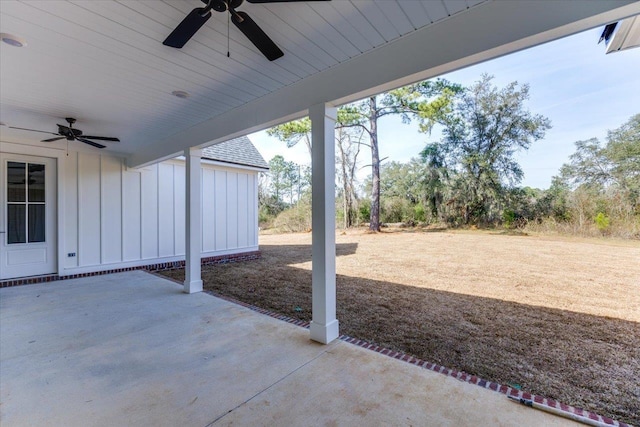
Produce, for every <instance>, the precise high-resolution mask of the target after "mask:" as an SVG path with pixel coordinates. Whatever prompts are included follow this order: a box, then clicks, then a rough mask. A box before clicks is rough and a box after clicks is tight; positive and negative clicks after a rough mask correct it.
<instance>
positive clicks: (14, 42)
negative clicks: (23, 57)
mask: <svg viewBox="0 0 640 427" xmlns="http://www.w3.org/2000/svg"><path fill="white" fill-rule="evenodd" d="M0 40H2V41H3V42H5V43H6V44H8V45H10V46H14V47H23V46H26V45H27V42H26V41H25V39H23V38H22V37H18V36H14V35H13V34H7V33H0Z"/></svg>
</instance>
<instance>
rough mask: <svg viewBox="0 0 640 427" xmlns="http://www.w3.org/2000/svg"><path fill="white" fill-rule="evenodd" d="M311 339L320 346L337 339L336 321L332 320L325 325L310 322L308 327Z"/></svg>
mask: <svg viewBox="0 0 640 427" xmlns="http://www.w3.org/2000/svg"><path fill="white" fill-rule="evenodd" d="M309 331H310V332H311V339H312V340H313V341H317V342H319V343H322V344H329V343H330V342H331V341H333V340H335V339H336V338H338V321H337V320H334V321H332V322H329V324H327V325H321V324H320V323H314V322H311V325H310V326H309Z"/></svg>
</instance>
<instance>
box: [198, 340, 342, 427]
mask: <svg viewBox="0 0 640 427" xmlns="http://www.w3.org/2000/svg"><path fill="white" fill-rule="evenodd" d="M330 349H331V347H329V346H328V348H327V349H326V350H324V351H322V352H321V353H320V354H318V355H316V356H314V357H313V358H311V360H308V361H306V362H305V363H303V364H302V365H300V366H298V367H297V368H295V369H294V370H293V371H291V372H289V373H288V374H286V375H284V376H283V377H282V378H280V379H278V380H277V381H275V382H273V383H272V384H270V385H268V386H267V387H265V388H264V389H262V390H260V391H259V392H257V393H256V394H254V395H253V396H251V397H250V398H248V399H247V400H245V401H244V402H242V403H240V404H239V405H237V406H236V407H234V408H232V409H229V410H228V411H227V412H225V413H224V414H222V415H220V416H219V417H217V418H216V419H215V420H213V421H211V422H210V423H209V424H207V425H206V426H205V427H211V426H213V425H214V424H215V423H217V422H218V421H220V420H221V419H223V418H224V417H226V416H227V415H229V414H231V413H232V412H233V411H235V410H236V409H238V408H240V407H242V406H244V405H246V404H247V403H249V402H251V401H252V400H254V399H255V398H256V397H258V396H260V395H261V394H263V393H265V392H266V391H268V390H270V389H272V388H273V387H275V386H276V385H278V384H280V383H281V382H282V381H284V380H286V379H287V378H289V377H290V376H291V375H293V374H295V373H296V372H298V371H299V370H301V369H302V368H304V367H306V366H308V365H310V364H311V363H313V362H315V361H316V360H317V359H319V358H320V357H322V356H324V355H325V354H327V353H328V352H329V350H330Z"/></svg>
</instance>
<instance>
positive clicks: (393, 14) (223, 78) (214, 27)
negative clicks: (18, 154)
mask: <svg viewBox="0 0 640 427" xmlns="http://www.w3.org/2000/svg"><path fill="white" fill-rule="evenodd" d="M494 3H496V2H492V1H487V0H427V1H419V0H398V1H394V0H333V1H326V2H307V3H272V4H251V3H247V2H245V3H244V4H242V5H241V6H240V7H239V8H238V10H242V11H245V12H247V13H249V15H250V16H251V17H252V18H253V19H254V20H255V21H256V22H257V23H258V24H259V25H260V26H261V27H262V28H263V29H264V31H265V32H266V33H267V34H268V35H269V36H270V37H271V38H272V39H273V40H274V41H275V42H276V44H278V45H279V46H280V48H281V49H282V50H283V51H284V53H285V56H284V57H282V58H280V59H278V60H276V61H274V62H269V61H267V60H266V59H265V58H264V57H263V56H262V55H261V54H260V53H259V52H258V50H257V49H256V48H255V47H254V46H253V45H252V44H251V43H250V42H249V41H248V40H247V39H246V38H245V37H244V36H243V35H242V34H241V33H240V32H239V30H237V29H236V28H235V26H233V25H231V28H230V39H229V45H230V53H231V57H230V58H227V56H226V54H227V16H226V14H224V13H215V12H214V13H213V17H212V18H211V19H210V20H209V21H208V22H207V23H206V24H205V25H204V26H203V27H202V28H201V29H200V31H198V33H196V35H195V36H194V37H193V39H191V41H189V42H188V43H187V44H186V46H185V47H184V48H182V49H174V48H171V47H167V46H164V45H162V41H163V40H164V39H165V38H166V36H167V35H168V34H169V33H170V32H171V31H172V30H173V28H175V26H176V25H177V24H178V23H179V22H180V21H181V20H182V19H183V18H184V17H185V16H186V14H187V13H189V12H190V11H191V10H192V9H193V8H195V7H202V6H203V4H202V3H201V2H200V1H199V0H152V1H149V0H142V1H140V0H136V1H130V0H120V1H114V0H102V1H95V0H89V1H87V0H79V1H58V0H43V1H15V0H2V1H0V29H1V31H2V32H3V33H10V34H13V35H16V36H19V37H21V38H23V39H25V40H26V42H27V46H26V47H24V48H15V47H11V46H8V45H6V44H4V43H0V58H1V59H0V76H1V79H0V117H1V118H0V120H1V121H2V122H3V123H5V124H7V125H9V126H17V127H25V128H34V129H41V130H44V131H52V132H55V131H56V126H55V124H56V123H62V124H64V120H63V118H64V117H75V118H77V119H78V122H77V123H76V125H75V126H76V127H77V128H80V129H82V130H83V131H84V132H85V133H87V134H93V135H103V136H116V137H118V138H120V139H121V142H120V143H109V144H108V145H109V148H107V149H106V150H108V151H113V152H118V153H122V154H123V155H128V156H131V157H133V158H135V160H134V161H133V162H132V163H134V164H141V163H144V162H149V161H152V160H154V159H153V158H152V157H154V155H153V154H151V153H154V152H156V151H157V155H158V158H159V157H166V156H167V155H169V154H175V153H177V152H179V151H180V150H182V149H184V147H185V144H187V145H186V146H188V145H189V144H188V141H185V140H184V138H182V139H181V135H184V134H185V132H187V130H189V131H190V132H192V131H193V130H194V129H195V128H197V126H198V125H199V124H202V123H210V125H211V124H214V123H213V122H212V121H214V122H215V119H216V118H218V117H219V118H220V120H223V119H224V118H225V117H227V115H228V114H229V112H231V111H234V110H236V111H243V113H242V114H245V115H247V114H248V115H249V117H247V127H246V128H247V129H252V130H255V129H256V128H258V127H260V126H259V124H258V122H260V119H256V118H255V117H254V116H256V115H260V112H257V113H254V114H252V113H251V108H250V107H251V106H252V105H253V104H254V103H256V101H258V100H260V99H268V96H270V95H273V94H275V93H278V92H280V91H282V90H283V89H285V88H290V87H294V88H297V87H304V85H305V82H306V81H307V80H309V79H312V78H314V77H316V76H318V75H322V74H326V73H327V72H328V71H331V70H334V69H336V68H337V67H338V66H340V65H344V64H345V63H350V62H352V61H353V60H354V58H362V57H364V56H367V55H369V54H371V53H373V52H376V51H377V50H379V49H380V48H381V47H384V46H389V45H390V44H391V43H393V42H394V41H398V40H402V39H404V38H407V37H408V36H410V35H412V34H413V33H416V32H418V31H422V30H424V29H425V28H428V27H430V26H434V27H435V26H437V25H444V24H447V22H451V23H452V25H459V24H455V23H454V21H453V18H455V17H456V16H460V15H464V14H469V15H470V18H469V19H474V18H475V16H474V15H473V14H474V13H477V19H478V20H480V19H482V17H483V16H484V15H483V13H485V14H486V13H488V12H483V10H482V9H483V8H485V7H486V6H487V5H491V6H492V7H493V8H494V9H496V8H497V6H496V5H495V4H494ZM504 3H505V5H507V6H508V3H509V2H504ZM521 3H523V4H528V3H535V2H531V1H529V2H521ZM543 3H544V2H543ZM549 3H558V2H549ZM584 3H597V2H584ZM628 3H632V2H631V1H624V0H619V1H617V0H616V1H610V2H608V5H606V6H604V5H600V6H598V7H593V5H591V7H587V8H585V10H584V11H583V12H582V13H576V14H575V17H571V16H568V17H567V18H566V19H565V21H562V20H560V21H559V23H558V24H554V25H559V24H563V23H564V24H566V23H570V22H571V19H584V18H588V17H590V16H592V15H593V14H595V13H604V12H607V11H611V10H614V9H616V8H620V7H622V6H625V5H626V4H628ZM492 4H493V5H492ZM574 4H575V2H574ZM499 7H500V8H502V6H499ZM538 8H539V7H538ZM576 8H577V9H580V7H578V6H576ZM507 9H508V8H507ZM551 9H553V7H551ZM566 9H567V7H561V8H560V10H562V11H564V10H566ZM522 11H523V13H525V14H526V11H527V8H526V7H524V8H523V9H522ZM551 12H553V10H551ZM631 12H632V11H631ZM631 12H630V11H629V10H626V9H625V11H624V12H620V13H618V14H617V15H620V16H621V15H629V14H630V13H631ZM491 13H493V12H491ZM494 14H495V13H494ZM617 15H616V16H615V18H617V17H618V16H617ZM522 19H523V20H524V21H526V19H527V17H523V18H522ZM534 19H535V17H534ZM552 20H553V19H552ZM461 22H462V21H461ZM486 24H487V27H486V28H485V30H486V31H491V32H496V31H497V32H504V33H505V34H504V36H503V37H504V42H505V43H508V42H512V41H513V40H514V39H516V38H517V37H520V35H514V36H510V35H509V32H510V31H511V30H509V29H508V27H505V28H499V27H498V28H496V27H494V26H492V25H493V24H494V23H491V22H487V23H486ZM512 24H513V25H519V24H518V23H517V22H515V23H512ZM465 27H468V26H465ZM540 28H541V29H545V28H547V27H544V26H542V27H540ZM457 31H459V32H464V31H465V28H462V27H458V28H457ZM479 36H480V35H479V34H478V35H476V37H479ZM449 42H450V41H448V40H440V39H438V40H432V41H431V43H433V44H445V45H446V44H447V43H449ZM398 46H399V45H398ZM457 48H458V46H456V45H453V44H452V45H451V46H450V47H449V49H457ZM420 54H421V52H406V55H407V61H408V62H410V58H411V56H412V55H420ZM365 62H366V61H365ZM383 62H384V61H383ZM387 66H388V64H387ZM360 72H361V73H367V74H370V73H374V72H375V70H372V69H371V68H368V69H365V68H362V69H361V70H360ZM352 74H353V73H352ZM345 78H347V77H345ZM351 78H354V77H353V76H352V77H351ZM309 81H310V82H311V83H310V84H312V83H313V81H311V80H309ZM356 89H357V90H356ZM174 90H182V91H187V92H189V93H190V94H191V97H189V98H187V99H179V98H176V97H174V96H172V95H171V92H172V91H174ZM315 90H316V91H318V92H322V91H323V88H322V87H318V88H315ZM356 91H358V92H361V91H362V88H359V87H357V88H356V87H355V86H354V90H353V92H356ZM348 92H349V91H348V89H346V90H343V91H342V92H341V94H343V95H347V94H348ZM300 93H304V92H303V91H301V92H300ZM283 99H284V98H283ZM345 99H346V98H344V99H343V100H345ZM333 100H334V99H326V100H324V101H333ZM307 106H308V105H307ZM258 107H259V105H257V106H256V108H258ZM280 107H281V106H280V105H273V106H272V108H274V109H278V108H280ZM299 110H300V109H298V110H296V109H295V108H283V109H282V116H283V117H284V116H285V115H289V116H291V114H294V113H298V114H297V115H298V116H299V115H300V114H299ZM294 115H295V114H294ZM270 121H271V122H273V119H272V118H271V119H270ZM0 132H1V134H0V138H1V139H2V140H4V141H16V142H26V143H34V142H35V141H39V140H40V139H42V136H43V134H37V133H32V132H26V131H16V130H12V129H8V128H7V126H2V127H0ZM221 132H222V133H225V132H226V134H225V135H222V134H218V132H212V133H211V139H210V140H211V141H219V140H221V139H224V138H223V137H230V136H236V135H237V134H239V133H242V132H239V131H234V132H231V131H228V132H227V131H224V132H223V131H221ZM196 133H198V132H196ZM201 133H202V132H199V134H201ZM231 133H233V135H231ZM205 139H206V137H205ZM174 140H175V141H178V142H176V143H175V144H174V143H173V142H172V141H174ZM204 142H206V141H203V140H202V138H195V139H194V140H193V144H192V145H203V143H204ZM62 144H64V141H62V142H58V143H53V144H52V145H53V146H56V145H57V146H62ZM74 144H80V143H78V142H74ZM156 144H158V146H157V150H156ZM173 145H175V150H174V151H172V150H173V148H174V147H173ZM141 153H143V154H141Z"/></svg>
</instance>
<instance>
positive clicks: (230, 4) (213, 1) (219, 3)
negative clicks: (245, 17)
mask: <svg viewBox="0 0 640 427" xmlns="http://www.w3.org/2000/svg"><path fill="white" fill-rule="evenodd" d="M201 1H202V2H203V3H206V4H207V7H210V8H211V9H213V10H215V11H216V12H226V11H227V10H228V9H235V8H237V7H238V6H240V5H241V4H242V2H243V1H244V0H201ZM209 5H211V6H209ZM205 9H206V8H205Z"/></svg>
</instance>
